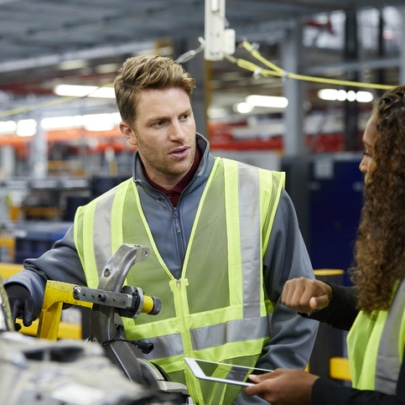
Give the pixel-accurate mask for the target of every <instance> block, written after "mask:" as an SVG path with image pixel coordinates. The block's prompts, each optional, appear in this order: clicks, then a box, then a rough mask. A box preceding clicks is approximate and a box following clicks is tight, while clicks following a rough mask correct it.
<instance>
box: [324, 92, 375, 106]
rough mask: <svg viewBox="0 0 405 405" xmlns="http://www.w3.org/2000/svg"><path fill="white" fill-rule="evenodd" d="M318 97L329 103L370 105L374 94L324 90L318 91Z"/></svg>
mask: <svg viewBox="0 0 405 405" xmlns="http://www.w3.org/2000/svg"><path fill="white" fill-rule="evenodd" d="M318 97H319V98H320V99H321V100H327V101H346V100H347V101H358V102H359V103H370V102H371V101H373V98H374V97H373V94H372V93H371V92H369V91H354V90H349V91H346V90H336V89H322V90H319V91H318Z"/></svg>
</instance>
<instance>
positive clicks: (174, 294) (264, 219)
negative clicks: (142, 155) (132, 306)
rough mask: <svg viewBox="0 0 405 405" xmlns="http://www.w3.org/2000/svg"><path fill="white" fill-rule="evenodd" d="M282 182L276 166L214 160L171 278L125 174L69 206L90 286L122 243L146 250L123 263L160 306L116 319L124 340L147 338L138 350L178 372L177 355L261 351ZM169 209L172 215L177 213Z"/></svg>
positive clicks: (243, 357)
mask: <svg viewBox="0 0 405 405" xmlns="http://www.w3.org/2000/svg"><path fill="white" fill-rule="evenodd" d="M283 186H284V174H283V173H277V172H270V171H267V170H263V169H258V168H256V167H253V166H249V165H245V164H243V163H239V162H236V161H230V160H227V159H221V158H216V159H215V164H214V167H213V170H212V173H211V175H210V178H209V179H208V182H207V185H206V187H205V190H204V192H203V195H202V197H201V201H200V204H199V207H198V210H197V213H196V218H195V221H194V225H193V229H192V231H191V235H190V240H189V244H188V247H187V251H186V255H185V259H184V265H183V269H182V276H181V278H180V279H179V280H176V279H174V277H173V275H172V274H171V272H170V271H169V269H168V268H167V266H166V264H165V263H164V261H163V259H162V257H161V256H160V254H159V251H158V249H157V247H156V245H155V242H154V240H153V237H152V235H151V232H150V229H149V226H148V224H147V222H146V218H145V216H144V214H143V212H142V207H141V204H140V200H139V195H138V191H137V189H136V186H135V184H134V183H133V181H132V179H129V180H127V181H126V182H123V183H121V184H120V185H119V186H117V187H116V188H115V189H114V190H112V191H111V192H109V193H107V194H106V195H103V196H101V197H100V198H99V199H97V200H95V201H94V202H92V203H90V204H88V205H87V206H85V207H82V208H80V209H79V210H78V211H77V214H76V218H75V240H76V247H77V249H78V251H79V255H80V258H81V260H82V263H83V267H84V269H85V273H86V278H87V281H88V284H89V285H90V284H93V286H97V275H98V274H99V273H100V272H101V270H102V269H103V267H104V265H105V263H106V261H107V260H108V259H109V258H110V257H111V255H112V254H113V253H114V251H115V250H116V249H117V248H118V247H119V246H120V244H122V243H132V244H135V243H136V244H141V245H144V246H147V247H149V248H150V255H149V257H148V259H147V260H145V261H144V262H142V263H139V264H136V265H135V266H134V267H133V269H131V271H130V273H129V275H128V278H127V282H128V284H130V285H135V286H138V287H140V288H142V289H143V291H144V292H145V293H146V294H148V295H153V296H157V297H159V298H160V299H161V301H162V310H161V312H160V313H159V314H158V315H155V316H151V315H145V314H143V315H140V316H138V318H136V319H135V320H132V319H129V320H128V319H124V323H125V328H126V333H127V336H128V338H130V339H137V340H147V341H148V342H152V343H153V344H154V350H153V351H152V352H151V353H150V354H149V355H145V357H146V358H147V359H150V360H153V361H154V362H155V363H157V364H159V365H160V366H161V367H162V368H163V369H164V370H165V371H166V372H167V373H168V374H169V375H170V373H173V375H174V374H176V373H178V372H179V371H182V372H183V370H185V364H184V360H183V358H184V356H191V357H200V358H206V359H209V360H216V361H222V362H229V361H231V362H234V363H240V364H245V365H248V366H253V365H254V364H255V362H256V360H257V358H258V357H259V356H260V354H261V350H262V348H263V345H264V343H265V342H266V341H267V340H268V339H269V337H270V330H269V319H268V317H269V314H271V312H272V305H271V303H270V301H269V300H268V299H266V297H265V291H264V287H263V279H262V257H263V252H264V249H265V247H266V246H267V244H268V241H269V238H270V233H271V227H272V224H273V220H274V216H275V212H276V210H277V206H278V201H279V198H280V193H281V189H282V187H283ZM180 204H181V201H180ZM173 212H174V216H173V220H174V221H176V220H179V219H178V218H177V217H176V215H177V210H176V209H173ZM88 227H90V229H92V230H93V234H92V235H91V236H90V235H89V233H90V232H89V228H88ZM168 231H169V230H168ZM100 235H103V237H102V238H100ZM167 237H168V239H169V240H170V239H171V237H172V235H170V234H168V235H167ZM170 243H171V242H170ZM93 244H94V246H92V245H93ZM109 244H110V246H108V245H109ZM97 245H99V246H97ZM91 256H93V257H91ZM176 378H177V375H176ZM186 378H187V385H188V386H189V387H190V385H191V386H193V387H194V388H193V387H192V388H191V391H192V392H194V395H193V397H195V398H199V400H200V402H201V396H200V394H199V393H198V387H197V385H198V384H197V383H195V382H193V381H191V377H190V375H188V376H187V375H186ZM183 379H184V376H183ZM221 392H222V389H221ZM220 395H224V394H223V393H220ZM217 398H218V397H217ZM221 398H222V397H221ZM204 401H205V399H204ZM206 403H209V402H206Z"/></svg>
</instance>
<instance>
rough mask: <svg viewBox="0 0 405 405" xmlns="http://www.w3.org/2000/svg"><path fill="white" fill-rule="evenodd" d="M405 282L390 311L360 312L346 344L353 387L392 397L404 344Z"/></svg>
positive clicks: (400, 287) (399, 289)
mask: <svg viewBox="0 0 405 405" xmlns="http://www.w3.org/2000/svg"><path fill="white" fill-rule="evenodd" d="M404 308H405V281H402V283H401V284H400V286H399V288H398V289H397V291H396V293H395V296H394V299H393V301H392V303H391V306H390V309H389V311H377V312H375V313H374V315H375V318H370V316H369V315H367V314H365V313H364V312H362V311H361V312H360V313H359V315H358V316H357V318H356V321H355V323H354V324H353V327H352V329H351V330H350V332H349V334H348V337H347V343H348V353H349V359H350V369H351V373H352V381H353V387H354V388H357V389H361V390H377V391H380V392H383V393H385V394H395V391H396V385H397V380H398V376H399V369H400V366H401V361H402V357H403V353H404V343H405V311H404Z"/></svg>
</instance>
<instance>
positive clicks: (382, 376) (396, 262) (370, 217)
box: [245, 85, 405, 405]
mask: <svg viewBox="0 0 405 405" xmlns="http://www.w3.org/2000/svg"><path fill="white" fill-rule="evenodd" d="M363 143H364V148H365V151H364V156H363V159H362V160H361V163H360V170H361V171H362V172H363V173H364V175H365V179H364V181H365V189H364V196H365V203H364V207H363V209H362V214H361V221H360V226H359V230H358V236H357V241H356V245H355V266H354V267H353V268H352V269H351V276H352V281H353V284H354V287H341V286H335V285H332V284H331V285H329V284H327V283H324V282H321V281H319V280H308V279H305V278H299V279H294V280H290V281H288V282H287V283H286V284H285V287H284V290H283V294H282V298H281V299H282V302H283V303H284V304H285V305H287V306H289V307H290V308H292V309H294V310H296V311H297V312H300V313H302V314H305V315H303V316H307V317H310V318H312V319H317V320H319V321H323V322H328V323H329V324H331V325H332V326H334V327H339V328H341V329H345V330H349V329H350V332H349V334H348V338H347V347H348V357H349V362H350V370H351V375H352V382H353V384H352V386H353V388H352V387H347V386H342V385H338V384H336V383H334V382H333V381H331V380H328V379H323V378H320V377H318V376H315V375H312V374H310V373H306V372H304V371H300V370H287V369H278V370H275V371H274V372H272V373H268V374H265V375H260V376H259V375H255V376H251V377H250V379H251V381H252V382H254V383H256V384H255V385H253V386H250V387H248V388H246V390H245V393H246V395H259V396H261V397H262V398H264V399H266V400H267V401H269V402H271V404H272V405H285V404H300V405H303V404H312V405H318V404H319V405H328V404H333V405H343V404H367V405H372V404H379V405H381V404H387V405H388V404H405V362H404V346H405V311H404V308H405V281H404V274H405V86H404V85H402V86H398V87H396V88H394V89H392V90H389V91H387V92H386V93H385V94H384V95H383V96H382V97H381V98H380V100H379V101H378V102H377V103H376V105H375V106H374V109H373V112H372V114H371V117H370V119H369V121H368V123H367V126H366V129H365V132H364V135H363ZM313 311H315V312H313Z"/></svg>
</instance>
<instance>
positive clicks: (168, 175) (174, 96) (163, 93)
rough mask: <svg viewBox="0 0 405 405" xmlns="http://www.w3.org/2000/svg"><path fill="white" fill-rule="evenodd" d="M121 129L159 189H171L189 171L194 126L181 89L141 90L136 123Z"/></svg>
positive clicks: (194, 142) (123, 125)
mask: <svg viewBox="0 0 405 405" xmlns="http://www.w3.org/2000/svg"><path fill="white" fill-rule="evenodd" d="M134 108H135V106H134ZM120 130H121V132H122V134H123V135H124V136H125V138H126V139H127V140H128V142H129V143H130V144H132V145H136V146H137V150H138V152H139V155H140V157H141V159H142V162H143V164H144V167H145V170H146V172H147V174H148V176H149V178H150V179H151V180H152V181H153V182H155V183H156V184H158V185H159V186H161V187H163V188H166V189H170V188H172V187H174V186H175V185H176V184H177V183H178V182H179V181H180V180H181V179H182V178H183V177H184V176H185V175H186V174H187V172H188V171H189V169H190V168H191V166H192V164H193V161H194V156H195V148H196V125H195V120H194V116H193V111H192V108H191V103H190V98H189V96H188V94H187V93H186V92H185V91H184V90H182V89H180V88H168V89H148V90H143V91H142V93H141V94H140V97H139V100H138V104H137V106H136V119H135V122H133V123H126V122H121V124H120Z"/></svg>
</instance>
